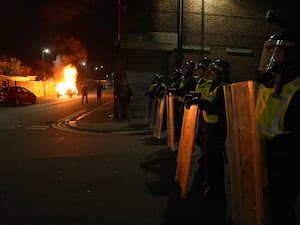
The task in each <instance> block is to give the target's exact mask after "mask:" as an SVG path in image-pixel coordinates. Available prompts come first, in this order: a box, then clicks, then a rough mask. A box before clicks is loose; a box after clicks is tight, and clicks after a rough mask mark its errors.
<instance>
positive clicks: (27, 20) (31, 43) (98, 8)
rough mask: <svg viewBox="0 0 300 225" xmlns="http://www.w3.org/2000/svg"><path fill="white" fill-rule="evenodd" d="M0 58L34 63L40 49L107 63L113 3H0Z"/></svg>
mask: <svg viewBox="0 0 300 225" xmlns="http://www.w3.org/2000/svg"><path fill="white" fill-rule="evenodd" d="M0 19H1V30H0V33H1V42H0V56H1V57H3V56H8V57H15V58H17V59H19V60H21V62H22V64H23V65H34V64H37V61H38V60H41V58H42V56H41V55H42V54H41V52H42V49H44V48H49V49H50V51H51V55H49V56H48V55H47V57H49V58H50V57H51V58H52V59H55V57H57V55H66V56H68V57H70V58H71V59H70V60H72V61H75V62H77V63H79V61H80V60H84V59H86V60H87V65H90V66H94V65H102V64H103V65H104V66H107V67H109V66H110V64H111V57H112V49H113V40H114V39H116V30H117V22H116V21H117V1H116V0H2V1H1V13H0Z"/></svg>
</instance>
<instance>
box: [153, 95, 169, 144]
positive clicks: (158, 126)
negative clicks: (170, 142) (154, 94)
mask: <svg viewBox="0 0 300 225" xmlns="http://www.w3.org/2000/svg"><path fill="white" fill-rule="evenodd" d="M165 101H166V100H165V97H162V98H159V99H158V103H157V109H156V115H155V124H154V129H153V136H154V137H156V138H158V139H161V137H162V135H161V134H162V129H163V121H164V113H165Z"/></svg>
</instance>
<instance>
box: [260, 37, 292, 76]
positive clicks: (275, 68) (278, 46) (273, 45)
mask: <svg viewBox="0 0 300 225" xmlns="http://www.w3.org/2000/svg"><path fill="white" fill-rule="evenodd" d="M292 46H293V43H291V42H286V41H282V40H272V41H270V40H268V41H266V42H265V44H264V48H263V52H262V54H261V58H260V63H259V67H258V71H261V72H280V71H281V66H282V64H283V62H284V57H285V51H286V48H287V47H292Z"/></svg>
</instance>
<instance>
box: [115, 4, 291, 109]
mask: <svg viewBox="0 0 300 225" xmlns="http://www.w3.org/2000/svg"><path fill="white" fill-rule="evenodd" d="M289 1H290V0H287V1H285V2H284V3H282V2H281V1H279V0H278V1H277V0H273V1H271V0H251V1H246V0H203V1H195V0H182V3H183V7H182V8H183V17H182V36H181V37H182V60H181V62H180V64H183V63H184V61H187V60H194V61H197V60H199V59H200V58H201V56H207V57H209V58H210V59H211V60H216V59H224V60H227V61H228V62H229V63H230V64H231V66H232V76H231V80H232V81H233V82H235V81H244V80H252V79H256V78H257V77H258V76H259V73H258V71H257V68H258V64H259V60H260V56H261V51H262V47H263V44H264V41H265V40H266V39H267V38H268V37H269V36H270V35H271V34H273V33H275V32H277V31H279V30H280V29H279V27H278V26H277V25H275V24H270V23H267V22H266V21H265V20H264V16H265V14H266V12H267V10H269V9H274V10H275V11H278V12H279V13H285V12H286V11H287V9H289V10H290V8H291V7H292V6H291V4H289ZM179 2H181V1H180V0H177V1H175V0H144V1H135V0H127V1H125V0H124V1H122V4H123V11H122V16H121V44H120V45H119V47H120V49H119V53H120V52H121V53H122V55H123V56H124V55H125V58H127V60H123V61H124V62H126V65H123V68H126V72H125V74H127V76H130V77H127V78H128V80H130V81H131V83H133V84H134V85H135V86H137V87H138V89H139V90H140V89H141V87H143V88H145V90H146V89H147V88H148V87H146V86H143V85H145V83H147V82H144V84H139V83H138V81H135V77H134V76H135V74H137V72H140V73H141V74H144V75H145V77H144V79H143V80H148V81H149V83H150V82H151V76H150V75H151V73H152V74H153V73H154V72H157V70H156V69H154V68H155V67H151V66H149V64H150V65H151V59H153V57H152V56H151V54H149V52H152V51H155V50H157V51H158V52H160V53H161V54H162V55H163V56H162V57H161V60H162V64H165V63H167V67H166V68H162V71H160V72H162V73H165V74H169V73H170V72H171V71H172V70H174V69H175V68H176V65H177V64H178V62H177V61H178V58H177V55H176V52H177V47H178V46H177V40H178V39H177V37H178V36H177V34H180V33H178V23H177V21H178V13H177V9H178V6H179V5H178V4H179ZM202 2H204V11H202ZM291 2H292V1H291ZM292 8H293V7H292ZM295 8H296V7H295ZM202 16H204V21H202ZM203 22H204V23H203ZM202 28H203V29H202ZM159 32H161V33H163V34H164V35H163V38H162V36H161V35H158V36H159V38H158V37H153V36H151V35H148V34H149V33H150V34H154V33H159ZM167 34H175V35H176V38H175V39H176V43H174V42H173V41H174V40H171V38H169V39H164V38H165V37H168V35H167ZM149 36H151V38H153V39H152V40H150V41H149ZM169 37H172V35H170V36H169ZM151 38H150V39H151ZM122 43H123V44H124V43H126V44H124V45H122ZM202 44H203V45H202ZM139 46H140V47H139ZM202 47H203V51H201V49H202ZM133 51H135V52H136V51H139V52H140V53H139V54H140V56H141V57H144V58H147V57H148V56H149V55H150V57H148V60H144V61H143V62H145V63H144V64H143V63H141V62H140V61H141V60H137V59H136V58H134V57H132V52H133ZM158 54H159V53H158ZM135 60H136V61H135ZM128 62H130V65H129V64H128ZM135 62H136V63H139V64H140V65H139V66H133V65H134V63H135ZM155 64H156V63H155ZM156 65H157V64H156ZM116 71H117V70H116ZM146 76H148V77H146ZM137 80H141V79H140V78H138V79H137ZM134 88H135V87H133V89H134ZM140 92H141V91H138V93H140ZM139 99H141V98H139ZM134 108H135V110H136V111H137V112H138V111H139V110H141V113H140V114H141V115H143V114H144V113H142V111H143V110H144V104H143V102H142V101H141V102H135V103H134ZM136 114H139V113H136Z"/></svg>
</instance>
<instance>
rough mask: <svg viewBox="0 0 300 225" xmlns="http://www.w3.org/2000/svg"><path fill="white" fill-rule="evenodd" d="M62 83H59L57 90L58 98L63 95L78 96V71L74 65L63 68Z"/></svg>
mask: <svg viewBox="0 0 300 225" xmlns="http://www.w3.org/2000/svg"><path fill="white" fill-rule="evenodd" d="M62 75H63V76H62V78H61V82H59V83H57V85H56V87H55V89H56V93H57V97H59V96H61V95H69V96H70V97H72V95H77V94H78V90H77V87H76V79H77V69H76V67H75V66H73V65H72V64H69V65H67V66H65V67H64V68H63V71H62Z"/></svg>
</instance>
